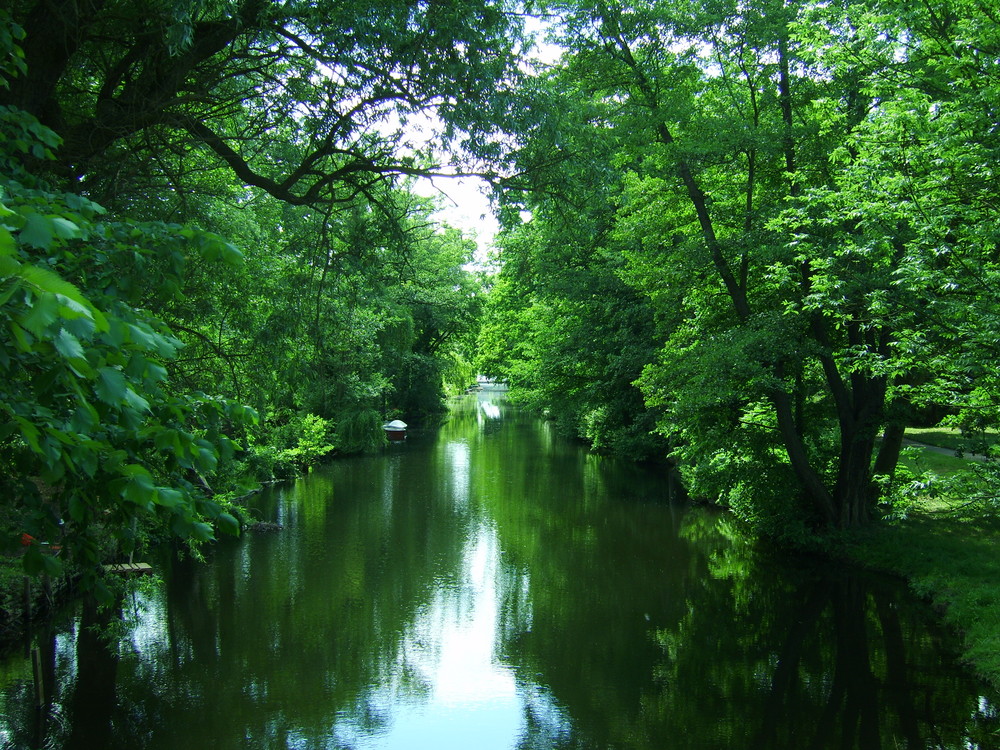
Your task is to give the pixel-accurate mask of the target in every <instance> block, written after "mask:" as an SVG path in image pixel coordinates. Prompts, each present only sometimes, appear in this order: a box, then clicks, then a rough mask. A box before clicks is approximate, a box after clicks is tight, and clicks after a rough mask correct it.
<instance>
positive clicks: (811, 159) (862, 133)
mask: <svg viewBox="0 0 1000 750" xmlns="http://www.w3.org/2000/svg"><path fill="white" fill-rule="evenodd" d="M551 7H552V8H553V9H554V12H556V13H557V15H558V19H559V20H558V23H557V24H556V25H555V27H554V35H555V37H556V39H557V40H558V41H559V43H560V44H561V45H562V46H563V47H564V49H565V52H564V54H563V57H562V60H561V61H560V63H559V64H558V65H557V66H556V68H555V69H554V70H553V71H551V72H549V73H548V74H547V79H546V80H545V81H544V82H543V84H542V86H543V87H549V88H550V90H553V91H558V92H559V94H560V96H561V101H563V102H566V101H569V100H571V101H573V102H574V104H573V105H572V106H570V107H563V108H562V109H559V110H556V111H555V113H554V114H552V115H551V116H549V117H548V118H547V120H546V122H545V123H543V124H541V125H538V126H536V127H535V129H534V130H533V131H532V132H531V133H530V134H529V135H528V137H527V141H526V145H525V147H524V148H523V149H522V150H521V152H520V153H519V155H518V159H519V162H518V163H519V165H520V166H521V167H522V168H523V169H524V172H525V174H526V175H527V176H528V178H529V179H530V180H534V182H533V183H532V187H533V189H534V190H535V193H534V195H535V196H536V197H534V198H529V199H527V200H526V201H525V203H524V205H525V206H526V207H529V208H531V209H532V211H533V221H534V222H542V223H543V224H545V227H543V228H541V229H536V230H535V234H536V236H538V235H543V234H546V233H552V232H553V230H552V229H551V228H550V227H551V226H552V225H554V224H555V223H567V222H568V223H570V224H574V223H575V224H576V225H578V226H579V225H583V226H587V221H588V218H587V217H589V216H590V215H591V211H592V210H593V205H594V203H595V201H594V200H591V201H588V202H587V203H586V204H584V203H582V202H577V201H574V200H572V196H573V195H574V191H578V187H579V184H580V182H586V181H587V179H588V178H589V179H591V180H597V181H599V182H601V183H602V184H603V185H604V188H605V191H609V194H610V198H607V197H605V196H602V195H601V194H600V192H599V191H597V190H592V191H591V194H592V195H593V196H600V198H599V199H598V202H599V201H600V200H601V199H604V200H609V201H610V202H611V204H612V206H613V213H612V215H610V216H608V217H606V218H605V223H604V225H603V226H602V228H600V229H595V228H594V227H592V226H591V228H590V230H589V234H590V236H591V237H593V238H594V240H593V241H594V242H595V243H596V244H598V245H600V246H602V247H604V248H605V251H606V252H607V253H610V254H612V255H614V256H616V257H617V258H618V259H619V260H618V261H617V262H616V263H615V264H613V265H612V267H613V268H614V269H615V273H616V274H617V275H618V277H619V278H620V279H621V280H622V281H624V282H625V283H627V284H628V285H629V286H630V287H632V288H634V289H635V290H637V291H639V292H641V293H642V294H643V295H645V297H646V298H647V299H648V300H649V301H650V303H651V304H652V306H653V310H654V313H655V318H656V323H657V334H656V335H657V337H658V338H659V340H660V342H661V346H662V348H661V351H660V352H659V354H658V355H657V356H656V357H655V358H653V359H652V360H650V361H648V362H647V363H646V364H647V366H646V367H645V370H644V373H643V376H642V378H641V380H640V381H639V385H640V387H641V388H642V390H643V392H644V393H645V395H646V401H647V404H648V406H649V407H651V408H653V409H655V410H656V411H657V412H658V414H659V417H658V418H659V429H660V431H661V432H662V433H663V434H664V435H666V436H667V437H668V438H669V440H670V441H671V443H672V444H673V456H674V457H675V458H676V459H677V460H678V461H679V462H680V463H681V468H682V472H683V473H684V475H685V478H686V480H687V482H688V485H689V487H690V488H691V490H692V491H693V492H694V493H695V494H697V495H700V496H704V497H712V498H719V499H721V500H722V501H723V502H726V503H727V504H730V505H732V506H733V507H734V508H736V509H737V510H738V512H739V513H740V514H741V515H742V516H744V517H745V518H748V519H753V520H755V521H757V522H759V523H761V524H764V525H765V526H767V527H769V528H770V530H771V531H774V532H777V533H789V531H790V530H791V529H792V528H794V527H795V526H796V525H797V524H798V523H800V522H803V521H804V522H805V523H807V524H815V525H822V526H828V527H829V526H834V527H849V526H854V525H857V524H861V523H864V522H865V521H866V520H868V519H869V518H870V516H871V514H872V512H873V509H874V508H875V505H876V503H877V502H878V501H879V499H880V498H881V497H883V496H884V494H883V493H884V491H885V489H886V488H887V487H888V486H890V485H889V482H890V478H891V476H892V474H893V470H894V467H895V464H896V461H897V460H898V454H899V446H900V441H901V439H902V434H903V429H904V427H905V426H906V424H907V423H912V421H913V420H915V419H918V418H923V417H924V415H927V414H929V413H931V412H933V411H938V412H940V411H941V410H946V409H960V410H962V413H963V414H966V415H967V416H968V419H966V421H967V422H968V421H970V420H972V418H973V415H975V417H976V419H977V420H978V424H980V425H982V424H983V423H985V422H988V421H989V420H991V419H993V418H994V415H995V413H996V410H995V408H994V407H993V404H992V397H991V396H989V395H988V394H989V393H990V392H991V391H992V390H993V389H992V386H991V382H992V381H991V376H989V375H987V374H985V373H983V372H982V371H983V370H984V369H989V368H988V367H986V368H984V361H991V360H992V359H993V358H994V352H993V351H992V347H991V345H990V344H989V343H988V342H987V340H986V339H987V338H988V336H987V337H984V336H983V333H982V331H983V330H984V329H983V327H982V326H980V325H978V322H979V320H984V321H988V320H991V319H992V318H993V316H994V314H995V313H994V310H995V296H994V295H993V294H992V292H991V291H990V286H989V279H990V278H991V273H992V271H991V269H992V268H993V265H994V263H995V260H994V258H993V255H992V254H993V253H994V245H995V243H994V242H993V241H992V240H991V239H989V238H990V237H992V236H993V229H992V221H993V220H992V218H990V217H991V216H992V213H991V211H990V206H991V205H992V197H991V196H990V193H989V190H988V188H987V187H986V186H987V184H988V182H989V180H990V175H992V174H993V170H994V165H995V163H996V161H995V158H994V151H993V145H992V144H993V141H994V140H995V136H994V135H993V130H995V118H994V117H993V107H992V104H991V103H990V102H991V101H992V100H991V99H990V93H991V92H992V90H993V88H992V83H991V82H992V81H993V80H994V78H995V76H994V75H993V73H994V69H993V65H994V59H995V56H991V53H990V51H991V50H993V49H995V43H994V41H993V40H994V39H995V36H996V23H995V19H994V18H993V17H992V15H991V14H989V13H983V12H982V9H981V8H979V4H976V3H967V4H966V3H932V4H927V5H925V6H921V7H920V8H919V9H909V10H907V9H903V8H900V7H896V6H895V5H893V4H891V3H852V4H833V5H831V4H819V3H809V2H802V3H794V4H787V3H771V2H767V1H766V0H764V1H763V2H749V3H742V2H741V3H728V2H723V3H714V4H710V5H697V6H684V7H681V6H677V5H676V4H673V3H669V2H662V3H660V2H656V3H646V4H643V5H642V6H641V7H640V6H639V5H638V4H629V3H622V2H603V1H602V2H586V1H581V2H567V3H553V4H551ZM977 9H978V10H977ZM567 113H569V114H568V115H567ZM568 120H569V121H572V122H574V123H576V128H575V129H574V130H572V131H568V130H567V128H566V123H567V121H568ZM581 123H585V124H586V125H587V126H589V128H590V135H589V136H587V138H589V143H588V145H587V146H586V147H584V146H583V141H582V140H581V137H580V136H579V135H578V134H579V133H580V132H582V131H581V130H580V124H581ZM568 132H571V133H572V134H573V137H567V133H568ZM598 140H601V142H602V143H603V146H601V147H597V148H595V147H594V146H593V145H591V144H593V143H594V142H596V141H598ZM600 148H603V149H604V150H605V151H608V152H610V155H609V156H607V157H606V158H605V159H603V160H602V159H601V158H600V157H596V156H595V155H596V154H598V153H599V151H600ZM584 155H585V156H584ZM546 158H547V159H548V163H547V164H546V162H545V159H546ZM574 160H576V161H577V162H578V163H581V164H586V165H588V166H590V167H591V169H590V170H589V171H587V172H582V171H581V170H579V169H577V171H576V172H575V173H574V172H572V171H571V170H569V169H567V168H566V166H565V165H566V164H569V163H571V162H573V161H574ZM608 167H615V168H616V172H615V174H613V175H608V174H607V172H606V171H605V170H606V169H607V168H608ZM560 173H561V174H560ZM573 178H575V179H573ZM559 192H561V193H562V195H563V196H565V199H564V200H563V202H562V204H561V206H560V213H561V215H560V216H559V217H558V219H556V218H554V217H553V215H552V214H551V213H549V214H546V213H545V212H542V211H537V210H535V208H536V207H537V206H539V205H541V201H542V200H544V199H539V198H538V197H537V196H538V195H543V196H544V195H551V194H554V193H559ZM577 194H578V193H577ZM533 200H534V201H535V202H534V203H532V201H533ZM554 202H555V201H553V203H554ZM585 231H587V230H585ZM540 247H542V248H543V249H542V250H541V252H542V254H543V255H544V257H545V258H546V259H549V260H551V261H552V262H553V263H558V262H559V259H561V258H562V257H563V256H564V253H565V252H566V245H565V244H563V243H557V242H553V243H551V244H547V245H540ZM548 270H549V269H548V268H546V267H545V266H544V265H543V263H539V262H537V260H536V261H535V264H534V265H533V266H532V267H530V268H528V269H527V273H528V277H529V278H530V279H531V282H530V283H531V284H544V283H545V280H546V274H547V272H548ZM510 289H511V287H509V286H508V287H506V288H502V290H501V291H502V293H504V294H506V295H507V299H508V300H514V299H516V295H511V294H509V290H510ZM530 304H531V303H527V302H516V303H515V304H514V307H515V308H517V307H518V305H520V308H519V309H520V310H521V313H519V318H520V320H521V322H522V325H527V324H529V323H530V321H531V320H534V319H539V318H541V317H544V316H546V315H549V314H550V313H551V312H552V311H551V310H550V309H549V308H546V309H545V310H544V311H543V310H541V309H539V310H536V311H535V312H533V313H532V312H528V311H529V310H530V309H531V308H530ZM594 307H595V306H594V305H593V304H591V305H590V306H589V308H590V309H591V310H593V309H594ZM972 311H975V315H976V316H978V320H976V323H975V324H973V325H970V324H969V317H968V316H969V314H970V313H971V312H972ZM526 315H527V317H525V316H526ZM963 316H965V317H964V318H963ZM558 318H559V311H558V309H556V310H555V312H554V314H553V319H558ZM973 319H974V320H975V318H973ZM591 349H592V346H591V345H589V344H588V345H584V346H578V348H577V349H575V351H576V352H578V353H579V356H581V357H583V356H585V354H584V352H589V351H590V350H591ZM530 356H531V357H534V358H536V362H537V363H538V364H536V365H535V366H533V367H530V368H528V369H529V370H530V371H531V372H532V373H533V374H536V375H538V376H539V377H541V378H543V379H545V380H547V382H551V383H553V384H555V383H557V382H558V381H557V380H556V379H551V378H549V376H547V375H544V374H542V373H544V371H545V368H546V367H552V366H555V364H556V363H557V362H559V361H566V360H567V359H569V358H570V357H568V356H567V353H566V352H558V353H556V352H545V351H542V350H539V349H537V348H536V349H535V350H533V351H532V352H530Z"/></svg>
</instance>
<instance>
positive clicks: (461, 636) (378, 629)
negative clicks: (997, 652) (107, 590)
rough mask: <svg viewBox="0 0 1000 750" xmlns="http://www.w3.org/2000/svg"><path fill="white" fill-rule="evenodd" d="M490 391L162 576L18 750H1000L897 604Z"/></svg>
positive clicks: (7, 734) (59, 692)
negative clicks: (779, 548) (758, 537)
mask: <svg viewBox="0 0 1000 750" xmlns="http://www.w3.org/2000/svg"><path fill="white" fill-rule="evenodd" d="M673 492H674V488H673V486H672V484H671V483H670V482H669V481H668V480H667V479H666V478H665V477H664V472H663V470H662V469H657V468H653V467H640V466H635V465H632V464H630V463H628V462H625V461H618V460H615V459H609V458H602V457H598V456H594V455H591V454H589V453H588V452H586V451H585V450H583V449H581V448H580V447H579V446H577V445H574V444H572V443H569V442H567V441H565V440H562V439H560V438H558V437H557V436H556V435H555V434H554V431H553V429H552V426H551V425H550V424H548V423H545V422H543V421H540V420H537V419H534V418H531V417H529V416H526V415H523V414H521V413H519V412H517V411H516V410H515V409H513V408H511V407H509V406H508V405H507V404H506V402H505V401H504V400H503V397H502V394H497V393H494V392H490V391H484V392H481V393H479V394H476V395H471V396H465V397H463V398H461V399H456V400H454V401H453V402H452V411H451V415H450V418H449V419H448V421H447V422H446V423H445V424H444V425H443V426H441V427H440V428H435V429H432V430H427V431H425V432H418V433H416V434H411V435H410V437H409V438H408V439H407V441H406V442H405V443H403V444H399V445H391V446H389V447H388V448H387V449H386V450H385V451H384V453H382V454H380V455H377V456H368V457H357V458H347V459H342V460H338V461H336V462H334V463H333V464H331V465H329V466H326V467H324V468H322V469H317V470H316V471H314V472H312V473H311V474H310V475H309V476H307V477H304V478H302V479H300V480H298V481H297V482H295V483H293V484H289V485H287V486H284V487H280V488H275V489H274V490H272V491H269V492H266V493H262V494H261V495H259V496H258V498H257V499H256V503H255V506H254V508H253V512H254V513H255V514H256V517H258V518H260V519H261V520H265V521H272V522H276V523H278V524H281V526H282V528H281V529H280V530H277V531H270V532H248V533H246V534H245V535H244V536H243V537H242V538H241V539H239V540H229V541H224V542H222V543H220V544H217V545H215V546H214V547H213V548H212V549H210V550H208V552H207V554H206V557H207V560H206V562H205V563H200V562H197V561H192V560H171V559H168V558H164V559H161V560H159V561H158V562H157V563H156V567H157V569H158V571H159V572H160V578H159V580H156V581H154V582H153V583H151V584H150V585H148V586H146V587H145V588H144V589H143V590H142V591H140V592H137V593H136V594H135V595H133V596H131V597H129V598H128V600H127V601H126V603H125V607H124V616H125V622H124V624H123V625H122V628H123V630H122V638H121V640H120V645H118V646H117V647H115V648H109V647H108V646H107V645H106V643H105V642H104V641H102V640H101V639H100V638H97V637H95V636H94V634H93V632H92V630H91V629H90V628H89V627H87V625H88V622H87V621H88V619H89V615H87V614H81V613H74V614H72V615H71V616H69V617H68V618H67V619H66V620H65V622H63V623H62V624H60V625H59V626H58V627H55V628H53V629H52V631H51V633H50V634H48V635H46V636H45V637H41V636H37V638H38V643H39V645H40V646H41V649H40V654H41V656H42V663H43V665H44V671H45V673H46V684H47V687H48V693H49V705H48V706H47V707H46V708H45V709H43V710H36V709H34V707H33V700H32V690H33V687H32V680H31V666H30V662H29V661H28V660H27V659H26V658H25V657H24V655H22V654H15V655H13V656H12V657H10V658H8V659H6V660H4V661H3V662H0V709H2V711H0V747H3V748H26V747H42V746H44V747H51V748H67V749H69V748H71V749H73V750H77V749H80V748H86V749H87V750H90V749H91V748H100V749H101V750H104V749H111V750H114V749H116V748H122V749H124V748H128V749H129V750H132V749H133V748H156V749H164V750H166V749H170V750H175V749H183V750H195V749H197V748H206V749H208V748H211V750H228V749H230V748H232V749H233V750H236V749H237V748H239V749H240V750H244V749H246V748H261V749H267V750H271V749H274V748H295V749H297V750H298V749H301V750H312V749H317V750H318V749H320V748H322V749H323V750H334V749H336V750H347V749H348V748H350V749H353V750H383V749H384V750H390V749H391V750H395V749H397V748H398V749H400V750H403V749H405V750H423V749H425V748H426V749H427V750H449V749H455V750H472V749H476V750H549V749H563V748H565V749H570V748H573V749H581V750H583V749H588V750H589V749H594V750H597V749H601V750H604V749H608V748H621V749H623V750H625V749H632V748H637V749H638V748H641V749H644V750H672V749H675V748H676V749H678V750H680V749H682V748H683V749H685V750H692V749H693V750H699V749H701V748H704V749H706V750H708V749H709V748H712V750H718V749H720V748H722V749H728V748H732V749H734V750H736V749H744V748H745V749H746V750H750V749H751V748H753V749H754V750H757V749H759V748H797V749H798V748H859V749H861V750H869V749H874V748H911V749H912V748H991V747H996V746H997V745H996V744H995V743H994V740H992V739H991V738H994V737H996V736H997V735H996V732H997V730H998V727H1000V720H998V715H997V709H996V706H997V705H998V703H997V696H996V695H995V694H994V693H993V692H992V691H990V690H989V689H988V688H987V687H985V686H984V685H982V684H980V683H979V682H978V681H976V680H975V679H973V678H972V677H971V676H970V675H969V673H968V672H967V671H965V670H964V669H963V668H962V667H961V665H960V664H958V663H957V662H956V660H955V646H956V643H955V640H954V638H953V637H952V635H951V634H949V633H948V632H946V631H945V630H944V629H943V628H941V627H940V626H939V624H938V621H937V619H936V618H935V616H934V613H933V612H931V611H930V609H929V608H928V606H927V605H926V604H925V603H924V602H922V601H919V600H917V599H916V598H914V597H913V596H912V595H911V594H910V593H909V592H908V591H907V590H906V587H905V586H904V585H903V584H902V583H901V582H899V581H897V580H894V579H890V578H886V577H882V576H878V575H870V574H866V573H862V572H859V571H856V570H845V569H844V568H843V567H842V566H838V565H831V564H829V563H825V562H822V561H817V560H811V559H804V558H789V557H787V556H784V557H783V556H779V555H778V554H777V553H774V552H772V551H768V550H767V549H766V548H762V546H761V545H759V544H753V543H751V542H750V541H749V540H748V539H747V538H745V537H744V536H743V535H742V534H741V533H740V531H739V529H738V528H737V527H736V525H735V524H734V523H733V522H732V520H731V519H730V518H728V517H727V516H726V515H724V514H720V513H718V512H713V511H711V510H708V509H701V508H690V507H688V506H687V505H686V504H685V503H683V502H682V501H681V500H680V499H679V498H677V497H674V496H673Z"/></svg>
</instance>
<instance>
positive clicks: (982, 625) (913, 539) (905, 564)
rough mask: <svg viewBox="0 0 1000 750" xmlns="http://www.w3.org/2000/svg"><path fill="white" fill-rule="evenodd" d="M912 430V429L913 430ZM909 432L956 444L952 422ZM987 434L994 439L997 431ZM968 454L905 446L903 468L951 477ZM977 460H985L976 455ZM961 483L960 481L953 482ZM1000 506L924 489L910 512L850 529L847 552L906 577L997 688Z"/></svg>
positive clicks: (964, 469) (962, 469)
mask: <svg viewBox="0 0 1000 750" xmlns="http://www.w3.org/2000/svg"><path fill="white" fill-rule="evenodd" d="M912 433H916V434H912ZM907 437H910V438H912V439H914V440H918V441H920V442H924V443H927V444H929V445H937V446H940V447H944V448H951V449H955V448H956V447H957V446H959V442H958V441H959V440H961V436H960V435H959V434H958V432H957V431H956V430H943V429H934V430H912V431H911V430H907ZM989 437H990V440H991V442H992V443H996V442H997V440H998V439H1000V436H998V435H996V434H995V433H994V434H993V435H991V436H989ZM973 465H974V464H973V462H972V461H971V460H969V459H966V458H958V457H955V456H949V455H943V454H941V453H936V452H933V451H931V450H929V449H921V448H910V449H908V450H907V451H906V454H905V456H904V458H903V459H902V460H901V468H905V469H910V470H911V471H912V472H913V473H915V474H921V473H923V472H925V471H933V472H935V473H937V474H939V475H943V476H944V477H948V478H951V479H961V478H962V477H964V476H966V475H969V474H971V471H970V469H971V468H972V467H973ZM975 466H976V467H977V468H978V467H983V466H984V465H983V464H981V463H978V462H977V463H976V464H975ZM958 486H961V485H958ZM998 550H1000V513H998V512H997V508H996V505H995V503H993V502H971V501H970V499H969V497H968V496H958V497H956V496H952V497H948V496H943V497H942V496H936V497H930V496H928V497H923V498H921V499H920V500H919V501H918V502H917V504H916V506H915V507H913V508H911V509H910V511H909V513H908V515H907V517H906V518H905V519H904V520H901V521H895V522H893V523H884V524H876V525H873V526H872V527H871V528H868V529H865V530H863V531H861V532H859V533H858V534H857V535H855V537H854V539H853V541H852V543H851V545H850V551H849V553H850V555H851V557H853V558H854V559H856V560H858V561H860V562H862V563H863V564H865V565H868V566H871V567H875V568H878V569H881V570H886V571H890V572H892V573H895V574H898V575H901V576H903V577H905V578H906V579H907V580H908V581H909V582H910V585H911V587H912V588H913V589H914V591H916V592H917V593H918V594H920V595H921V596H924V597H926V598H928V599H929V600H930V601H931V602H932V603H933V604H934V605H935V607H936V608H938V609H939V610H940V611H941V613H942V617H943V619H944V620H945V622H946V623H948V624H949V625H950V626H952V627H954V628H955V629H956V630H958V631H959V632H960V633H961V634H962V640H963V657H964V659H965V660H966V661H967V662H968V663H969V664H970V666H971V667H972V668H973V669H974V670H975V671H976V672H977V673H978V674H979V675H980V676H982V677H983V678H984V679H986V680H987V681H989V682H990V683H992V684H993V685H994V686H995V687H997V688H1000V555H998V554H997V551H998Z"/></svg>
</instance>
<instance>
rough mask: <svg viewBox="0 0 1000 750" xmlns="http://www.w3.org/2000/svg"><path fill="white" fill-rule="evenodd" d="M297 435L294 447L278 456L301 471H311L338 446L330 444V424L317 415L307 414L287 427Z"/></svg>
mask: <svg viewBox="0 0 1000 750" xmlns="http://www.w3.org/2000/svg"><path fill="white" fill-rule="evenodd" d="M285 429H286V430H289V431H291V432H293V434H294V435H295V440H294V443H295V444H294V447H292V448H285V449H284V450H283V451H281V452H280V453H279V454H278V456H279V459H280V460H285V461H289V462H291V463H292V464H294V465H295V466H296V467H298V468H299V469H310V468H312V467H313V466H314V465H315V464H316V462H317V461H319V460H320V459H322V458H324V457H326V456H327V455H329V454H330V453H332V452H333V451H334V450H336V446H335V445H333V444H332V443H331V442H330V435H331V433H332V429H331V425H330V423H329V422H328V421H327V420H325V419H323V418H322V417H317V416H316V415H315V414H305V415H303V416H301V417H298V418H296V419H294V420H293V421H291V422H290V423H289V424H288V425H286V427H285Z"/></svg>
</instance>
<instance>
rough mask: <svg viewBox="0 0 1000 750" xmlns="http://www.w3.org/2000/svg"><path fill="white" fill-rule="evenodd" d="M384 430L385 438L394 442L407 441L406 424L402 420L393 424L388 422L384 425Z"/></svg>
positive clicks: (394, 421)
mask: <svg viewBox="0 0 1000 750" xmlns="http://www.w3.org/2000/svg"><path fill="white" fill-rule="evenodd" d="M382 429H383V430H385V436H386V437H387V438H389V440H392V441H393V442H395V441H398V440H406V422H403V421H402V420H399V419H394V420H392V421H391V422H386V423H385V424H384V425H382Z"/></svg>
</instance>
